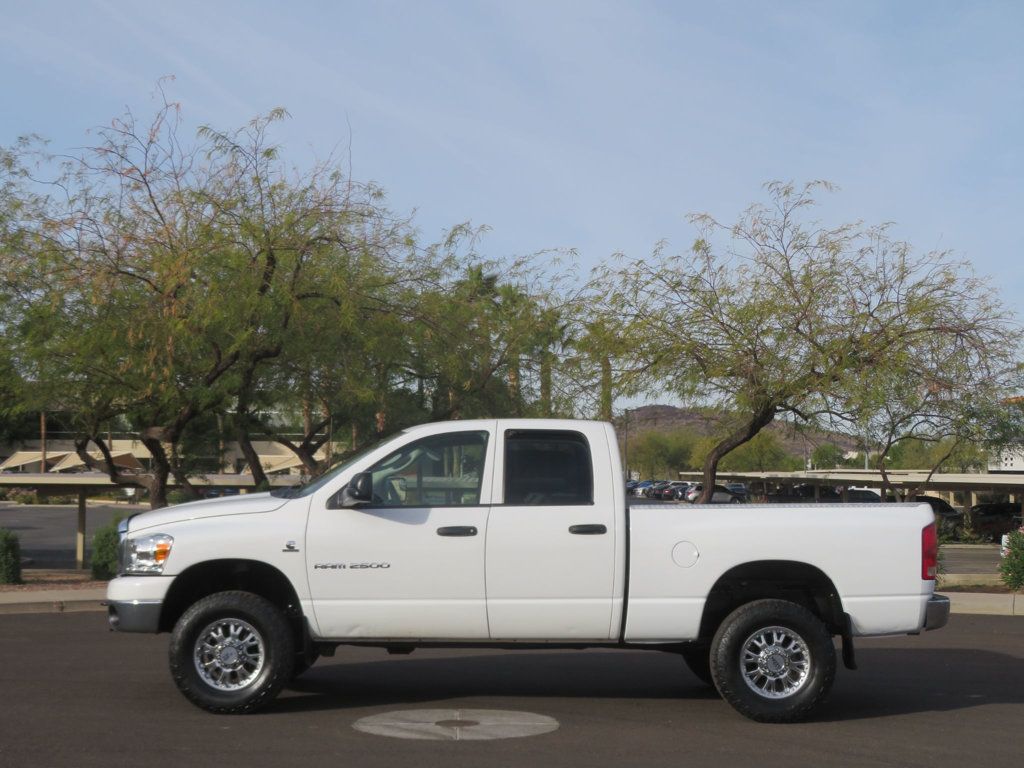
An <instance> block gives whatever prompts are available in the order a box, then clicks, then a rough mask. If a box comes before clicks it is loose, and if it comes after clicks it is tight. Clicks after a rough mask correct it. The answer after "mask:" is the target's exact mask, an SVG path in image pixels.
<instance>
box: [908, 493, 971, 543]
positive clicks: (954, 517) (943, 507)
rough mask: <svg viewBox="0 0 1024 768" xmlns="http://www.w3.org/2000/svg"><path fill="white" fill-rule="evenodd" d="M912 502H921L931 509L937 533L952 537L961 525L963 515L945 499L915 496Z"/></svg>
mask: <svg viewBox="0 0 1024 768" xmlns="http://www.w3.org/2000/svg"><path fill="white" fill-rule="evenodd" d="M908 501H909V499H908ZM913 501H916V502H919V503H920V502H923V503H925V504H927V505H928V506H930V507H931V508H932V512H934V513H935V524H936V526H937V527H938V530H939V533H944V534H946V535H948V536H953V535H955V534H956V532H957V530H959V528H960V526H961V525H963V518H964V516H963V513H962V512H960V511H959V510H956V509H954V508H953V507H952V506H950V504H949V502H948V501H946V500H945V499H940V498H939V497H938V496H915V497H914V498H913Z"/></svg>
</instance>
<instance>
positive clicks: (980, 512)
mask: <svg viewBox="0 0 1024 768" xmlns="http://www.w3.org/2000/svg"><path fill="white" fill-rule="evenodd" d="M1020 514H1021V506H1020V504H1011V503H1009V502H999V503H994V504H975V505H974V506H973V507H971V519H970V525H971V528H972V529H973V530H974V532H975V533H976V534H977V535H978V536H980V537H981V538H983V539H985V540H986V541H999V540H1000V538H1002V536H1003V534H1004V533H1009V532H1010V531H1014V530H1016V529H1017V528H1018V527H1019V521H1018V519H1017V518H1018V517H1019V516H1020ZM964 524H965V525H966V524H967V521H966V520H965V521H964Z"/></svg>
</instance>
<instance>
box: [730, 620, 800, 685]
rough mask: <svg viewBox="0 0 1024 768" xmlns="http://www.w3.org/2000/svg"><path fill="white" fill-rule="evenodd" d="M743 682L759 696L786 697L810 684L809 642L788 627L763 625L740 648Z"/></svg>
mask: <svg viewBox="0 0 1024 768" xmlns="http://www.w3.org/2000/svg"><path fill="white" fill-rule="evenodd" d="M740 669H741V670H742V671H743V682H745V683H746V684H747V687H748V688H750V690H752V691H753V692H754V693H756V694H757V695H758V696H763V697H764V698H766V699H785V698H787V697H789V696H792V695H793V694H795V693H796V692H797V691H799V690H800V689H801V688H803V687H804V685H805V684H806V683H807V680H808V678H809V677H810V673H811V652H810V651H809V650H808V648H807V642H806V641H805V640H804V639H803V638H802V637H800V635H798V634H797V633H796V632H794V631H793V630H792V629H789V628H787V627H762V628H761V629H758V630H757V631H756V632H754V633H753V634H752V635H750V637H748V638H747V639H746V640H744V641H743V645H742V646H741V647H740Z"/></svg>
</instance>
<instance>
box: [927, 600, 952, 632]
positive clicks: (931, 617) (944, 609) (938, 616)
mask: <svg viewBox="0 0 1024 768" xmlns="http://www.w3.org/2000/svg"><path fill="white" fill-rule="evenodd" d="M948 621H949V598H948V597H946V596H945V595H932V596H931V597H930V598H928V604H927V606H926V607H925V613H924V628H925V629H939V628H940V627H944V626H946V623H947V622H948Z"/></svg>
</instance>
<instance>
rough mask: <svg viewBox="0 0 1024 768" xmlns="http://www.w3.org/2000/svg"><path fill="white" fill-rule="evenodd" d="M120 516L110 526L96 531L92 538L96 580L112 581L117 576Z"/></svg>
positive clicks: (93, 572) (91, 564)
mask: <svg viewBox="0 0 1024 768" xmlns="http://www.w3.org/2000/svg"><path fill="white" fill-rule="evenodd" d="M119 522H121V517H120V515H118V516H115V517H114V519H113V521H112V522H111V523H110V524H109V525H105V526H103V527H102V528H99V529H97V530H96V533H94V534H93V537H92V561H91V562H90V567H91V569H92V577H93V578H94V579H104V580H106V579H112V578H114V577H115V576H116V575H117V544H118V536H117V524H118V523H119Z"/></svg>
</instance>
